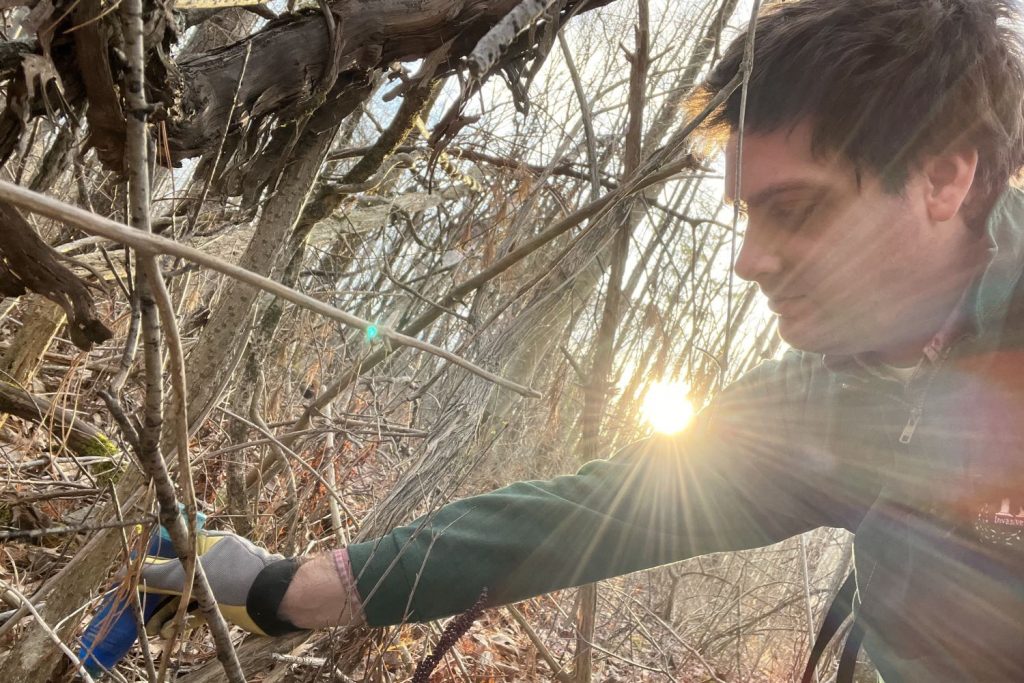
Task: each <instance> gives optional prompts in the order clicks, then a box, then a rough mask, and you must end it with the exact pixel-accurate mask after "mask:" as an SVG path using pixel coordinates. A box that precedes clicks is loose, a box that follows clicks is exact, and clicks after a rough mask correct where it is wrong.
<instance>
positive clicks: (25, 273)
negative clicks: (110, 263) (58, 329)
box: [0, 203, 111, 351]
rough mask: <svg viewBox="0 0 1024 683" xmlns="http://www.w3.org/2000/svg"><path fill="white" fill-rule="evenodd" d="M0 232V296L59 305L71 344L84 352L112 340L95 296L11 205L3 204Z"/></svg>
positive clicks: (1, 206)
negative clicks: (33, 297)
mask: <svg viewBox="0 0 1024 683" xmlns="http://www.w3.org/2000/svg"><path fill="white" fill-rule="evenodd" d="M0 228H2V230H3V235H4V239H3V240H0V294H2V295H3V296H21V295H22V294H24V293H25V292H27V291H29V290H31V291H34V292H38V293H39V294H42V295H43V296H45V297H46V298H47V299H50V300H51V301H53V302H54V303H56V304H58V305H59V306H60V307H61V308H63V309H64V312H65V313H66V314H67V316H68V321H69V324H68V334H69V336H70V337H71V341H73V342H74V343H75V345H76V346H78V347H79V348H81V349H83V350H85V351H88V350H89V349H91V348H92V345H93V344H96V343H100V342H104V341H106V340H107V339H110V337H111V332H110V330H109V329H107V326H106V325H104V324H103V322H102V321H101V320H100V318H99V316H98V315H97V313H96V311H95V309H94V307H93V297H92V293H91V292H90V291H89V290H88V289H87V288H86V286H85V285H84V284H83V283H82V281H81V280H79V279H78V277H76V276H75V274H74V273H72V272H71V271H70V270H69V269H68V268H67V267H66V266H64V265H63V264H62V263H61V262H60V261H59V260H58V257H57V254H56V252H55V251H54V250H53V249H51V248H50V246H49V245H47V244H46V242H44V241H43V240H42V239H41V238H40V237H39V235H37V234H36V233H35V230H33V229H32V226H31V225H29V223H28V221H26V220H25V218H24V217H23V216H22V215H21V213H20V212H19V211H18V210H17V209H15V208H14V207H13V206H11V205H10V204H5V203H0Z"/></svg>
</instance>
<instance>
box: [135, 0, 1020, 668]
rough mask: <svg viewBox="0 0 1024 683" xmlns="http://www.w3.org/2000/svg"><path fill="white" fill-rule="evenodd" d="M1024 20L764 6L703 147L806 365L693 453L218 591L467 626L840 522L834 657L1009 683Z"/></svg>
mask: <svg viewBox="0 0 1024 683" xmlns="http://www.w3.org/2000/svg"><path fill="white" fill-rule="evenodd" d="M1020 19H1021V17H1020V15H1019V14H1017V13H1016V11H1015V9H1014V8H1013V7H1011V3H1010V2H1009V0H847V1H845V2H836V1H835V0H798V1H797V2H793V3H786V4H780V5H777V6H775V7H773V8H772V9H771V10H770V11H768V12H766V13H765V14H764V15H763V16H762V17H761V18H759V19H758V21H757V25H756V34H755V47H754V55H753V74H752V76H751V78H750V81H749V87H748V90H747V103H746V109H745V119H744V125H743V129H742V130H741V127H740V121H741V111H740V110H741V93H740V92H739V91H737V92H736V93H735V94H733V95H732V96H731V97H730V98H729V99H728V100H727V102H726V104H725V105H724V106H723V107H722V108H721V109H720V110H719V111H717V112H715V114H714V115H713V117H712V120H711V121H710V123H709V125H708V126H706V131H705V133H706V136H707V137H708V138H709V139H714V138H715V137H716V136H718V138H720V139H724V140H725V143H726V144H725V152H726V161H727V181H726V186H727V188H729V191H730V198H731V199H732V200H733V201H736V202H739V203H740V205H741V207H742V208H743V210H744V211H746V213H747V232H746V236H745V239H744V243H743V248H742V251H741V252H740V254H739V257H738V260H737V263H736V266H735V267H736V272H737V274H738V275H739V276H740V277H743V278H745V279H748V280H753V281H755V282H757V283H758V285H759V286H760V287H761V289H762V290H763V291H764V293H765V294H766V295H767V297H768V300H769V306H770V307H771V309H772V310H773V311H774V312H775V313H776V314H777V315H778V318H779V332H780V334H781V335H782V337H783V338H784V339H785V340H786V341H787V342H789V343H790V345H792V346H793V347H794V350H793V351H791V352H789V353H788V354H787V355H786V356H785V358H783V359H782V360H780V361H777V362H769V363H765V364H763V365H761V366H760V367H758V368H756V369H755V370H753V371H751V372H750V373H749V374H747V375H746V376H744V377H743V378H741V379H740V380H739V381H737V382H736V383H735V384H733V385H732V386H730V387H728V388H727V389H726V390H725V391H723V392H722V393H721V394H720V395H719V396H717V397H716V399H715V400H714V401H713V403H712V404H711V405H710V406H709V407H708V408H707V409H705V410H704V411H703V412H702V413H701V414H700V416H699V418H698V419H697V421H696V423H695V424H694V426H693V427H692V428H691V429H689V430H688V431H687V432H686V433H684V434H683V435H681V436H678V437H675V438H664V437H661V438H657V437H656V438H652V439H649V440H647V441H644V442H641V443H638V444H636V445H634V446H632V447H629V448H627V449H625V451H624V452H622V453H620V454H619V455H617V456H616V457H614V458H612V459H610V460H607V461H596V462H591V463H589V464H587V465H585V466H584V467H583V468H582V469H581V470H580V471H579V472H578V473H577V474H575V475H573V476H567V477H560V478H557V479H554V480H551V481H545V482H520V483H517V484H513V485H512V486H509V487H506V488H504V489H500V490H498V491H494V492H491V493H487V494H484V495H480V496H476V497H472V498H469V499H466V500H461V501H457V502H454V503H452V504H450V505H448V506H445V507H444V508H441V509H440V510H438V511H437V512H435V513H434V514H432V515H429V516H427V517H425V518H423V519H421V520H418V521H416V522H413V523H412V524H411V525H409V526H406V527H402V528H399V529H396V530H395V531H393V532H392V533H390V534H388V535H386V536H384V537H383V538H380V539H377V540H376V541H373V542H369V543H360V544H356V545H353V546H351V547H349V548H347V549H343V550H338V551H335V552H334V553H331V554H327V555H320V556H315V557H310V558H302V559H296V558H291V559H277V558H276V557H272V556H267V555H266V553H264V552H263V551H260V550H258V549H255V548H254V547H252V546H251V545H249V544H247V542H245V541H243V540H242V539H239V538H238V537H236V536H232V535H221V536H211V537H208V539H207V541H205V542H210V543H213V545H212V549H210V550H209V552H207V553H206V554H205V555H204V564H205V566H206V567H207V573H208V574H209V575H210V577H211V580H212V582H213V583H214V585H215V588H216V590H217V592H218V595H220V596H227V595H228V594H234V595H235V596H236V597H235V598H234V600H233V602H234V603H235V604H236V605H237V604H238V603H239V602H241V601H242V597H240V596H245V606H244V607H245V610H243V611H244V612H246V614H247V615H248V617H251V619H252V623H249V624H248V626H249V627H250V629H252V630H258V631H262V632H265V633H270V634H277V633H283V632H287V631H289V630H294V629H309V628H318V627H324V626H328V625H333V624H355V623H362V622H364V621H365V622H367V623H369V624H370V625H387V624H394V623H398V622H401V621H403V620H427V619H434V618H438V617H441V616H445V615H449V614H453V613H456V612H459V611H461V610H464V609H466V608H467V607H469V606H470V605H471V604H472V603H473V602H474V600H476V598H477V597H478V596H479V594H480V593H481V591H482V590H483V589H484V588H487V590H488V595H489V596H490V597H489V601H490V602H491V603H492V604H500V603H504V602H511V601H515V600H519V599H522V598H526V597H528V596H532V595H537V594H540V593H545V592H548V591H551V590H555V589H559V588H564V587H567V586H574V585H580V584H583V583H587V582H590V581H595V580H598V579H602V578H606V577H610V576H615V575H619V574H623V573H627V572H632V571H635V570H639V569H643V568H646V567H652V566H656V565H660V564H664V563H668V562H674V561H677V560H680V559H684V558H687V557H692V556H694V555H699V554H702V553H708V552H713V551H721V550H735V549H741V548H750V547H756V546H762V545H766V544H769V543H773V542H776V541H780V540H782V539H785V538H787V537H790V536H793V535H794V534H798V533H801V532H804V531H807V530H810V529H814V528H816V527H819V526H832V527H842V528H845V529H849V530H850V531H852V532H854V533H855V534H856V536H855V545H854V547H855V566H856V571H855V580H854V581H851V582H849V583H848V586H847V590H846V591H844V596H843V599H842V600H847V601H849V603H850V609H852V611H853V613H854V616H855V618H856V621H855V627H854V629H853V631H852V632H851V636H850V638H851V642H852V647H848V648H847V651H848V653H849V652H852V653H853V655H855V654H856V651H857V649H858V646H859V645H860V641H861V639H863V644H864V647H865V648H866V650H867V652H868V654H869V655H870V656H871V658H872V660H873V661H874V663H875V664H876V666H877V668H878V669H879V672H880V674H881V675H882V677H883V678H884V679H885V680H886V681H888V682H890V683H892V682H895V681H906V680H928V681H939V680H942V681H945V680H949V681H964V680H993V681H996V680H998V681H1009V680H1024V646H1022V644H1024V534H1022V533H1021V529H1022V528H1024V527H1022V525H1024V517H1022V516H1019V515H1017V514H1016V512H1017V510H1016V508H1014V507H1011V506H1010V505H1009V503H1006V504H1005V505H1004V501H1006V500H1009V499H1012V500H1014V501H1017V500H1019V498H1020V497H1021V495H1022V494H1024V434H1022V423H1024V364H1022V362H1021V361H1024V284H1022V282H1021V273H1022V264H1024V230H1022V225H1024V195H1022V194H1021V193H1019V192H1018V191H1016V190H1012V189H1009V188H1008V181H1009V179H1010V177H1011V176H1013V175H1014V174H1016V172H1017V171H1018V170H1019V169H1020V167H1021V166H1022V164H1024V108H1022V101H1024V61H1022V60H1024V57H1022V54H1024V47H1022V44H1021V40H1020V38H1019V36H1018V35H1017V33H1016V32H1015V28H1014V22H1018V21H1020ZM745 44H746V37H745V36H741V37H740V38H738V39H737V40H736V41H735V42H734V43H733V44H732V46H731V47H729V48H728V50H727V51H726V53H725V55H724V57H723V59H722V61H721V63H720V64H718V65H717V67H716V68H715V70H714V71H713V72H712V73H711V74H710V76H709V77H708V78H707V80H706V82H705V84H704V85H703V86H702V88H701V89H700V93H699V96H698V97H697V98H696V100H695V106H697V107H699V106H701V105H702V103H703V102H706V101H708V100H709V99H710V98H711V97H713V96H714V95H715V94H716V93H717V92H719V91H720V90H721V89H722V88H723V87H725V85H726V84H727V83H728V82H729V81H730V80H732V78H733V77H734V75H735V74H736V73H737V71H738V69H739V68H740V64H741V62H742V60H743V52H744V47H745ZM736 189H738V194H736V193H735V190H736ZM227 567H230V570H228V569H227ZM179 574H180V570H179V569H178V568H177V563H176V561H172V562H169V563H154V564H153V565H151V566H150V567H149V568H148V569H147V570H146V572H145V573H144V578H145V579H147V582H148V586H149V588H151V589H154V588H155V589H164V590H173V589H174V588H175V587H176V586H177V584H178V583H180V579H179V578H178V575H179ZM842 600H841V601H840V602H842ZM222 601H224V602H232V600H231V599H229V598H227V597H222ZM843 616H844V612H843V610H841V609H839V610H835V611H834V612H833V613H832V614H831V615H830V617H829V619H827V620H826V622H827V626H826V629H825V631H826V633H825V635H826V636H828V635H830V632H831V631H834V630H835V629H834V627H835V626H836V625H837V623H838V622H837V619H841V618H842V617H843ZM847 659H852V657H851V656H849V655H848V657H847ZM849 670H850V667H849V662H847V666H846V671H845V673H844V674H843V675H844V676H848V675H849Z"/></svg>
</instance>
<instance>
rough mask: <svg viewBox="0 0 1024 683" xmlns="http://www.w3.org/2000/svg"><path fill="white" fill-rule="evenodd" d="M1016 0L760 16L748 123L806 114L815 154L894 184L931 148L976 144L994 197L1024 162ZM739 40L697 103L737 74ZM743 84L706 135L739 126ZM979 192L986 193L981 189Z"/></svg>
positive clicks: (795, 5)
mask: <svg viewBox="0 0 1024 683" xmlns="http://www.w3.org/2000/svg"><path fill="white" fill-rule="evenodd" d="M1020 21H1021V14H1020V12H1019V9H1018V6H1017V4H1016V3H1015V2H1013V0H797V1H795V2H786V3H781V4H778V5H776V6H774V7H773V8H771V9H770V10H768V11H766V12H764V13H763V14H762V15H761V16H760V17H759V18H758V19H757V23H756V31H755V34H754V39H755V40H754V55H753V70H752V73H751V76H750V80H749V85H748V95H747V106H746V115H745V124H744V127H745V129H746V130H750V131H754V132H758V133H769V132H773V131H777V130H780V129H786V128H788V127H791V126H793V125H795V124H797V123H799V122H801V121H804V120H807V121H809V122H810V123H811V126H812V145H813V148H814V151H815V153H838V154H839V155H840V156H841V157H845V158H846V159H847V160H849V161H850V162H852V164H853V165H854V167H855V168H856V169H858V170H860V169H865V170H869V171H873V172H875V173H877V174H879V175H880V176H881V177H882V178H883V179H884V180H885V181H886V184H887V187H889V188H890V190H892V191H899V190H901V189H902V188H903V186H904V183H905V180H906V177H907V171H908V169H910V168H913V167H914V165H915V164H917V163H919V162H920V161H922V159H923V157H924V156H925V155H928V154H933V153H939V152H942V151H944V150H947V149H949V148H951V147H954V146H957V145H964V144H967V145H971V146H973V147H976V148H977V149H978V155H979V162H978V171H977V176H976V179H975V189H976V192H977V194H976V195H975V196H976V197H978V199H980V200H981V201H985V200H986V199H992V198H994V197H995V195H996V194H998V193H999V192H1001V191H1002V190H1003V189H1004V188H1005V187H1006V185H1007V183H1008V181H1009V179H1010V177H1011V176H1013V175H1015V174H1016V173H1017V171H1018V170H1019V169H1020V168H1021V166H1022V165H1024V45H1022V38H1021V35H1020V33H1019V31H1020V30H1021V25H1020V24H1019V22H1020ZM746 39H747V35H746V33H744V34H743V35H741V36H739V37H738V38H736V39H735V40H734V41H733V43H732V44H731V45H730V46H729V47H728V48H727V50H726V51H725V54H724V55H723V56H722V59H721V61H720V62H719V63H718V64H717V65H716V66H715V68H714V69H713V70H712V71H711V73H710V74H709V75H708V77H707V79H706V80H705V82H704V83H703V85H702V86H701V87H700V88H698V90H697V93H696V95H695V97H694V98H693V100H692V101H691V103H690V106H691V107H692V108H696V109H699V108H702V107H703V106H704V104H706V103H707V102H708V100H710V99H711V98H712V97H714V96H715V94H717V93H718V92H719V91H721V90H722V89H723V88H724V87H725V86H726V85H727V84H728V83H729V82H730V81H731V80H732V79H733V77H734V76H735V75H736V73H737V72H738V71H739V69H740V66H741V63H742V61H743V55H744V49H745V47H746ZM739 118H740V90H736V92H735V93H733V95H732V96H731V97H729V99H728V100H726V102H725V103H724V105H723V106H722V107H721V108H720V109H719V110H717V111H716V112H714V113H713V115H712V116H711V117H709V119H708V122H707V124H706V125H705V131H706V132H707V133H710V134H711V135H716V136H717V135H720V134H722V133H728V132H730V131H733V130H735V129H736V128H737V127H738V125H739ZM979 195H980V196H979Z"/></svg>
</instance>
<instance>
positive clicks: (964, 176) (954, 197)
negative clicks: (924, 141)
mask: <svg viewBox="0 0 1024 683" xmlns="http://www.w3.org/2000/svg"><path fill="white" fill-rule="evenodd" d="M977 170H978V150H977V149H976V148H974V147H968V146H962V147H958V148H956V149H951V150H949V151H947V152H943V153H942V154H937V155H935V156H931V157H928V158H927V159H925V162H924V166H923V168H922V171H923V172H924V176H925V179H926V181H927V193H928V194H927V196H926V197H925V203H926V206H927V208H928V215H929V217H930V218H931V219H932V220H933V221H935V222H942V221H948V220H950V219H952V218H953V217H954V216H956V215H957V213H959V212H960V210H961V209H963V208H964V204H965V203H966V202H967V200H968V199H969V197H970V192H971V186H972V185H973V184H974V175H975V173H976V172H977Z"/></svg>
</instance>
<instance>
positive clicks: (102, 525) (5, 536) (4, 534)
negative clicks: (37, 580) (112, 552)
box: [0, 515, 156, 542]
mask: <svg viewBox="0 0 1024 683" xmlns="http://www.w3.org/2000/svg"><path fill="white" fill-rule="evenodd" d="M154 522H156V516H155V515H146V516H145V517H136V518H134V519H126V520H124V521H116V520H115V521H112V522H94V523H92V524H76V525H74V526H51V527H47V528H45V529H19V530H18V531H0V541H3V542H7V541H18V540H22V539H29V538H42V537H43V536H61V535H65V534H78V533H81V532H83V531H98V530H99V529H117V528H120V527H129V526H135V525H137V524H142V525H146V524H153V523H154Z"/></svg>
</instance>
